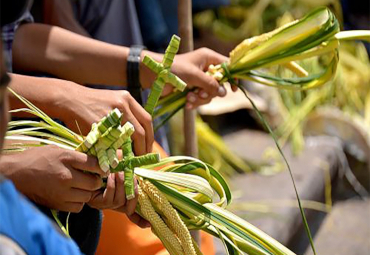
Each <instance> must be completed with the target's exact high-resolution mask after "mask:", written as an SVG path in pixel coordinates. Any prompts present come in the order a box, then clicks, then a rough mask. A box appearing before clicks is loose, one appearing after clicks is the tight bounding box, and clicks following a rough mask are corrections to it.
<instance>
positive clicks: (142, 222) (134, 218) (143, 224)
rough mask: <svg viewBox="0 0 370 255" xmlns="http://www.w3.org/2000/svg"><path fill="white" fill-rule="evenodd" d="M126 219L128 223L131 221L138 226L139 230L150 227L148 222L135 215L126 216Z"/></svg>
mask: <svg viewBox="0 0 370 255" xmlns="http://www.w3.org/2000/svg"><path fill="white" fill-rule="evenodd" d="M127 217H128V218H129V219H130V221H132V222H133V223H135V224H136V225H138V226H139V227H140V228H149V227H150V223H149V221H147V220H146V219H144V218H143V217H141V216H140V215H139V214H137V213H134V214H132V215H128V216H127Z"/></svg>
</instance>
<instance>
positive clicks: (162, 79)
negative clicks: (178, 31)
mask: <svg viewBox="0 0 370 255" xmlns="http://www.w3.org/2000/svg"><path fill="white" fill-rule="evenodd" d="M179 46H180V37H178V36H177V35H173V36H172V38H171V41H170V43H169V45H168V47H167V49H166V52H165V54H164V57H163V60H162V63H159V62H156V61H155V60H154V59H152V58H151V57H149V56H145V57H144V59H143V63H144V64H145V65H146V66H147V67H148V68H149V69H150V70H152V71H153V72H154V73H156V74H157V78H156V79H155V80H154V83H153V86H152V90H151V91H150V94H149V97H148V101H147V103H146V105H145V110H146V111H147V112H148V113H149V114H150V115H153V112H154V109H155V107H156V105H157V103H158V99H159V97H160V96H161V94H162V91H163V88H164V86H165V85H166V84H171V85H172V86H174V87H175V88H176V89H178V90H180V91H183V90H184V89H185V88H186V83H185V82H184V81H183V80H181V79H180V78H179V77H177V76H176V75H175V74H173V73H171V71H170V70H171V65H172V63H173V59H174V58H175V55H176V53H177V51H178V50H179Z"/></svg>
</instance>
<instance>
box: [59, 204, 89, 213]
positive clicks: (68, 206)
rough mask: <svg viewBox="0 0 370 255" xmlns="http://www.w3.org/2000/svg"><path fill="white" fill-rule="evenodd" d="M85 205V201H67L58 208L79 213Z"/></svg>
mask: <svg viewBox="0 0 370 255" xmlns="http://www.w3.org/2000/svg"><path fill="white" fill-rule="evenodd" d="M84 205H85V204H84V203H77V202H66V203H63V204H62V205H61V206H60V208H58V209H59V210H60V211H63V212H72V213H79V212H81V210H82V208H83V207H84Z"/></svg>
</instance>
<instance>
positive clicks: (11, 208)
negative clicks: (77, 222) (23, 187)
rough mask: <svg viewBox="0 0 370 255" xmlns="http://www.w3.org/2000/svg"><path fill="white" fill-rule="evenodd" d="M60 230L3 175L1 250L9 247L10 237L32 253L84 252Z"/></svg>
mask: <svg viewBox="0 0 370 255" xmlns="http://www.w3.org/2000/svg"><path fill="white" fill-rule="evenodd" d="M59 231H60V230H59V229H58V228H57V227H56V226H55V225H53V224H52V223H51V222H50V220H49V219H48V218H47V217H46V216H44V215H43V214H42V213H41V212H40V211H38V210H37V209H36V208H35V207H34V206H33V205H32V204H31V203H30V202H29V201H28V200H27V199H26V198H25V197H23V196H22V195H20V194H19V193H18V192H17V190H16V189H15V187H14V185H13V183H12V182H11V181H9V180H5V179H4V178H3V177H2V176H0V254H1V253H2V252H5V251H6V250H9V247H10V246H11V245H10V244H9V240H10V241H11V242H12V243H13V244H14V243H15V244H16V245H18V248H21V249H22V250H23V251H24V252H25V253H26V254H29V255H33V254H35V255H40V254H48V255H49V254H50V255H62V254H70V255H75V254H81V252H80V250H79V248H78V247H77V245H76V244H75V242H74V241H73V240H72V239H70V238H67V237H66V236H64V234H62V233H61V232H59ZM4 240H7V241H5V242H4ZM10 249H12V248H10ZM13 250H14V249H13ZM14 254H22V253H19V252H18V253H17V252H15V253H14Z"/></svg>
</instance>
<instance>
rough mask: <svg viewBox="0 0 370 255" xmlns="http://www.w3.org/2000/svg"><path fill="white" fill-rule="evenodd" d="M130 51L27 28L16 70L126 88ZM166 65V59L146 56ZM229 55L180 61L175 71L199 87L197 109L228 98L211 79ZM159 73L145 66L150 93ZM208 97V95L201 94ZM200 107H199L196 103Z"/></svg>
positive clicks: (207, 53) (203, 53) (18, 44)
mask: <svg viewBox="0 0 370 255" xmlns="http://www.w3.org/2000/svg"><path fill="white" fill-rule="evenodd" d="M128 53H129V49H128V48H127V47H122V46H117V45H112V44H108V43H105V42H100V41H97V40H94V39H91V38H86V37H84V36H81V35H77V34H75V33H72V32H70V31H67V30H65V29H62V28H59V27H53V26H48V25H42V24H25V25H22V26H21V27H20V28H19V29H18V30H17V32H16V35H15V40H14V43H13V62H14V69H15V70H19V71H37V72H45V73H49V74H53V75H55V76H57V77H59V78H62V79H66V80H71V81H74V82H77V83H80V84H86V83H90V84H104V85H118V86H126V84H127V80H126V64H127V57H128ZM145 54H147V55H149V56H151V57H152V58H154V59H156V60H158V61H161V59H162V54H157V53H154V52H150V51H143V53H142V56H144V55H145ZM226 60H227V58H225V57H224V56H222V55H220V54H218V53H216V52H214V51H212V50H209V49H204V48H203V49H199V50H196V51H193V52H191V53H187V54H181V55H178V56H176V57H175V60H174V64H173V66H172V71H173V72H174V73H175V74H177V75H178V76H179V77H180V78H181V79H183V80H184V81H185V82H186V83H187V84H188V85H189V87H198V88H200V90H199V95H202V94H204V96H203V97H202V96H200V97H198V96H197V95H193V96H194V97H196V98H195V99H196V100H197V102H196V103H195V101H194V100H191V101H192V104H193V105H199V104H203V103H207V102H209V101H210V100H211V99H212V98H213V97H215V96H224V95H225V94H226V91H225V89H223V88H222V87H220V86H219V84H218V83H217V81H216V80H215V79H213V78H211V77H210V76H208V75H206V74H205V73H204V71H206V70H207V68H208V66H209V65H210V64H219V63H221V62H224V61H226ZM153 80H154V74H153V73H152V72H151V70H149V69H148V68H147V67H146V66H145V65H144V64H142V63H141V64H140V82H141V84H142V86H143V88H150V86H151V84H152V82H153ZM202 92H206V93H202ZM194 103H195V104H194Z"/></svg>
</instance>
